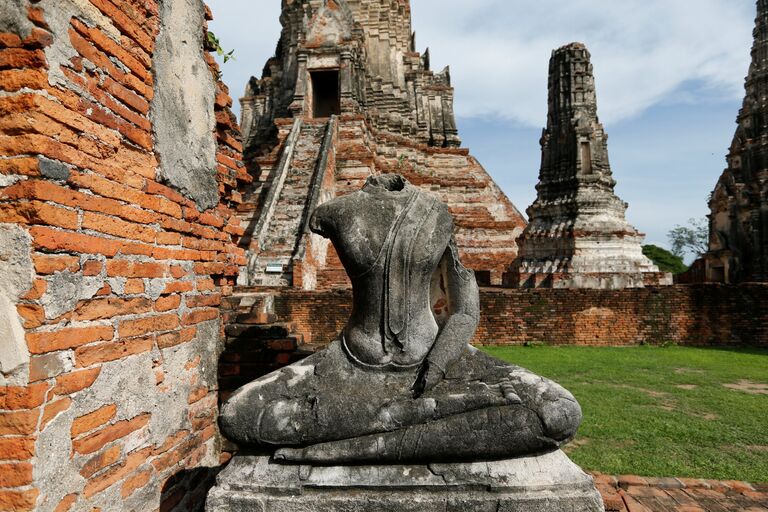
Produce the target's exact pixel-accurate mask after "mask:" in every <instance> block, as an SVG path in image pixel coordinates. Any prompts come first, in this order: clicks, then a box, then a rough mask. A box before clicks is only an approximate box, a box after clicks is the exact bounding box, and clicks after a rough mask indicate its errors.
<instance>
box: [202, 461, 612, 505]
mask: <svg viewBox="0 0 768 512" xmlns="http://www.w3.org/2000/svg"><path fill="white" fill-rule="evenodd" d="M217 483H218V486H217V487H216V488H214V489H213V490H212V491H211V493H210V494H209V496H208V501H207V505H206V510H207V511H208V512H245V511H249V512H251V511H263V512H283V511H285V512H288V511H291V512H295V511H307V512H309V511H315V510H317V511H323V512H341V511H344V512H347V511H349V512H351V511H361V512H410V511H413V512H427V511H435V512H438V511H439V512H445V511H451V512H486V511H487V512H498V511H507V512H512V511H515V512H524V511H531V512H532V511H536V512H602V511H603V505H602V499H601V498H600V495H599V494H598V493H597V491H596V490H595V487H594V483H593V482H592V479H591V478H590V477H589V476H588V475H586V474H585V473H584V472H582V471H581V470H580V469H579V468H578V467H577V466H576V465H574V464H573V463H572V462H571V461H569V460H568V457H566V456H565V454H563V453H562V452H559V451H557V452H552V453H550V454H547V455H543V456H539V457H529V458H520V459H512V460H501V461H496V462H481V463H468V464H430V465H390V466H382V465H378V466H341V467H339V466H325V467H323V466H310V465H305V466H284V465H280V464H277V463H275V462H273V461H270V459H269V458H268V457H259V456H247V455H239V456H236V457H235V458H234V460H233V461H232V462H231V463H230V465H229V466H228V467H227V469H225V470H224V472H222V473H221V474H220V475H219V477H218V480H217Z"/></svg>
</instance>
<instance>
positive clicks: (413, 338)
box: [310, 175, 453, 370]
mask: <svg viewBox="0 0 768 512" xmlns="http://www.w3.org/2000/svg"><path fill="white" fill-rule="evenodd" d="M310 226H311V229H312V230H313V231H315V232H316V233H319V234H321V235H323V236H325V237H327V238H330V239H331V241H332V242H333V244H334V247H335V248H336V251H337V253H338V254H339V257H340V259H341V261H342V263H343V265H344V268H345V269H346V270H347V273H348V274H349V277H350V279H351V281H352V289H353V294H354V301H353V304H354V306H353V311H352V316H351V318H350V320H349V323H348V324H347V326H346V328H345V329H344V332H343V334H342V340H341V342H342V345H343V347H344V349H345V350H346V351H347V353H348V355H349V356H350V357H351V358H353V359H354V360H355V361H356V362H358V363H359V364H362V365H364V366H369V367H374V368H388V369H394V370H397V369H403V368H413V367H416V366H418V365H419V364H421V363H422V362H423V361H424V359H425V358H426V356H427V354H428V353H429V351H430V349H431V348H432V345H433V343H434V342H435V339H436V338H437V334H438V331H439V327H438V324H437V322H436V321H435V317H434V315H433V313H432V307H431V301H430V281H431V279H432V275H433V273H434V272H435V269H436V268H437V266H438V263H439V262H440V260H441V258H442V257H443V254H444V252H445V250H446V247H447V246H448V243H449V241H450V239H451V235H452V231H453V221H452V218H451V216H450V214H449V212H448V208H447V207H446V206H445V205H444V204H443V203H441V202H439V201H438V200H437V199H435V198H434V197H432V196H431V195H427V194H423V193H421V192H420V191H419V189H417V188H416V187H414V186H412V185H410V184H408V183H407V182H405V181H404V180H403V179H402V178H401V177H400V176H397V175H384V176H382V177H379V178H373V179H370V180H369V181H368V183H366V185H365V187H364V188H363V189H362V190H361V191H359V192H355V193H353V194H350V195H348V196H344V197H342V198H339V199H337V200H334V201H331V202H330V203H326V204H325V205H322V206H320V207H319V208H318V209H317V210H316V211H315V213H314V215H313V217H312V221H311V224H310Z"/></svg>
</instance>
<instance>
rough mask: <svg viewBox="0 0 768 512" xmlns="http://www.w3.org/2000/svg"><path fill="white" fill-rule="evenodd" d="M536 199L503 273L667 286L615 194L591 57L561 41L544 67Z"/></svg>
mask: <svg viewBox="0 0 768 512" xmlns="http://www.w3.org/2000/svg"><path fill="white" fill-rule="evenodd" d="M541 149H542V159H541V172H540V176H539V184H538V185H537V187H536V190H537V191H538V197H537V199H536V201H535V202H534V203H533V205H531V207H530V208H529V209H528V216H529V218H530V220H529V224H528V227H527V228H526V229H525V231H524V232H523V234H522V236H521V237H520V238H519V239H518V245H519V246H520V252H519V255H518V258H517V260H516V261H515V263H514V264H513V266H512V269H511V270H512V271H511V273H510V276H509V278H510V279H509V280H510V281H511V284H513V285H517V286H524V287H556V288H633V287H642V286H644V284H646V283H649V284H650V283H652V284H660V283H663V284H672V283H671V276H670V275H667V274H661V273H659V269H658V268H657V267H656V266H654V265H653V263H651V261H650V260H649V259H648V258H646V257H645V256H643V254H642V246H641V244H642V240H643V235H642V234H641V233H639V232H638V231H637V230H636V229H635V228H634V227H632V226H630V225H629V223H627V221H626V219H625V216H624V214H625V211H626V209H627V204H626V203H625V202H623V201H622V200H621V199H619V198H618V197H617V196H616V194H614V187H615V185H616V181H615V180H614V179H613V176H612V173H611V167H610V164H609V161H608V136H607V135H606V133H605V131H604V130H603V125H602V124H600V121H599V120H598V117H597V96H596V94H595V79H594V75H593V70H592V64H591V62H590V54H589V52H588V51H587V49H586V47H585V46H584V45H583V44H581V43H573V44H570V45H567V46H564V47H562V48H560V49H558V50H556V51H554V52H553V54H552V59H551V60H550V64H549V115H548V117H547V128H546V129H545V130H544V132H543V135H542V137H541Z"/></svg>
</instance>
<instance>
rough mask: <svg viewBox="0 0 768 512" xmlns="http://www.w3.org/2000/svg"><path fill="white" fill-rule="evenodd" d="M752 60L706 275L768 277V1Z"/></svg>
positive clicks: (717, 193)
mask: <svg viewBox="0 0 768 512" xmlns="http://www.w3.org/2000/svg"><path fill="white" fill-rule="evenodd" d="M755 25H756V26H755V31H754V38H755V41H754V44H753V46H752V64H751V65H750V67H749V74H748V75H747V79H746V84H745V88H746V96H745V98H744V104H743V106H742V108H741V110H740V111H739V115H738V118H737V120H736V122H737V124H738V127H737V128H736V134H735V135H734V137H733V143H732V144H731V148H730V151H729V152H728V157H727V160H728V168H727V169H726V170H725V171H724V172H723V174H722V176H721V177H720V180H719V181H718V183H717V186H716V187H715V190H714V191H713V192H712V197H711V199H710V202H709V208H710V210H711V215H710V216H709V219H710V237H709V252H708V253H707V254H706V256H705V260H706V280H707V281H710V282H717V283H740V282H765V281H768V1H766V0H758V2H757V19H756V21H755Z"/></svg>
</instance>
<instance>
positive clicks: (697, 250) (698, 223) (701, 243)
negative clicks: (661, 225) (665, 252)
mask: <svg viewBox="0 0 768 512" xmlns="http://www.w3.org/2000/svg"><path fill="white" fill-rule="evenodd" d="M667 238H668V239H669V243H670V244H671V245H672V254H674V255H675V256H678V257H680V258H683V257H685V255H686V253H688V252H691V253H693V255H694V256H695V257H697V258H698V257H700V256H703V255H704V253H706V252H707V251H708V250H709V223H708V222H707V219H690V220H689V221H688V225H687V226H681V225H679V224H678V225H677V226H675V229H673V230H672V231H670V232H669V233H668V234H667Z"/></svg>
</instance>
